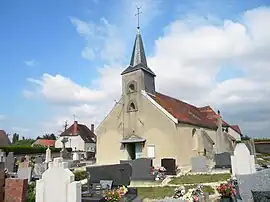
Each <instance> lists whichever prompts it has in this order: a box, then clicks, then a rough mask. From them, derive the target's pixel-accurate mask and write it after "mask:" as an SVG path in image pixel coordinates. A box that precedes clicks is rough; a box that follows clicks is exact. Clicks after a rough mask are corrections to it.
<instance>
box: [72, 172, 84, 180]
mask: <svg viewBox="0 0 270 202" xmlns="http://www.w3.org/2000/svg"><path fill="white" fill-rule="evenodd" d="M73 174H74V175H75V181H81V180H84V179H86V178H87V176H88V175H87V172H86V171H74V172H73Z"/></svg>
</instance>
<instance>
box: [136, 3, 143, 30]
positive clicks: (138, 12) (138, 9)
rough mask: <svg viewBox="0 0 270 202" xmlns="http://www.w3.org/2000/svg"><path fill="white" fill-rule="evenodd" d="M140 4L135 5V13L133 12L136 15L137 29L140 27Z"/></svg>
mask: <svg viewBox="0 0 270 202" xmlns="http://www.w3.org/2000/svg"><path fill="white" fill-rule="evenodd" d="M140 9H141V6H140V7H139V6H137V13H136V14H135V16H138V24H137V29H138V30H139V29H140V14H142V12H140Z"/></svg>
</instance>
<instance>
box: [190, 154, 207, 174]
mask: <svg viewBox="0 0 270 202" xmlns="http://www.w3.org/2000/svg"><path fill="white" fill-rule="evenodd" d="M191 165H192V168H191V172H207V171H208V168H207V166H206V165H207V164H206V157H205V156H198V157H193V158H191Z"/></svg>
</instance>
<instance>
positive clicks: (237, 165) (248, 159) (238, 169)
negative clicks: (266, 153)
mask: <svg viewBox="0 0 270 202" xmlns="http://www.w3.org/2000/svg"><path fill="white" fill-rule="evenodd" d="M231 163H232V174H233V175H234V176H235V175H246V174H251V173H255V172H256V168H255V158H254V155H250V152H249V150H248V148H247V146H246V145H245V143H238V144H237V145H236V147H235V149H234V155H233V156H231Z"/></svg>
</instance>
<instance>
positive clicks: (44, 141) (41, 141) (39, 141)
mask: <svg viewBox="0 0 270 202" xmlns="http://www.w3.org/2000/svg"><path fill="white" fill-rule="evenodd" d="M33 145H42V146H45V147H48V146H50V147H54V145H55V140H47V139H37V140H36V141H35V142H34V143H33Z"/></svg>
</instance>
